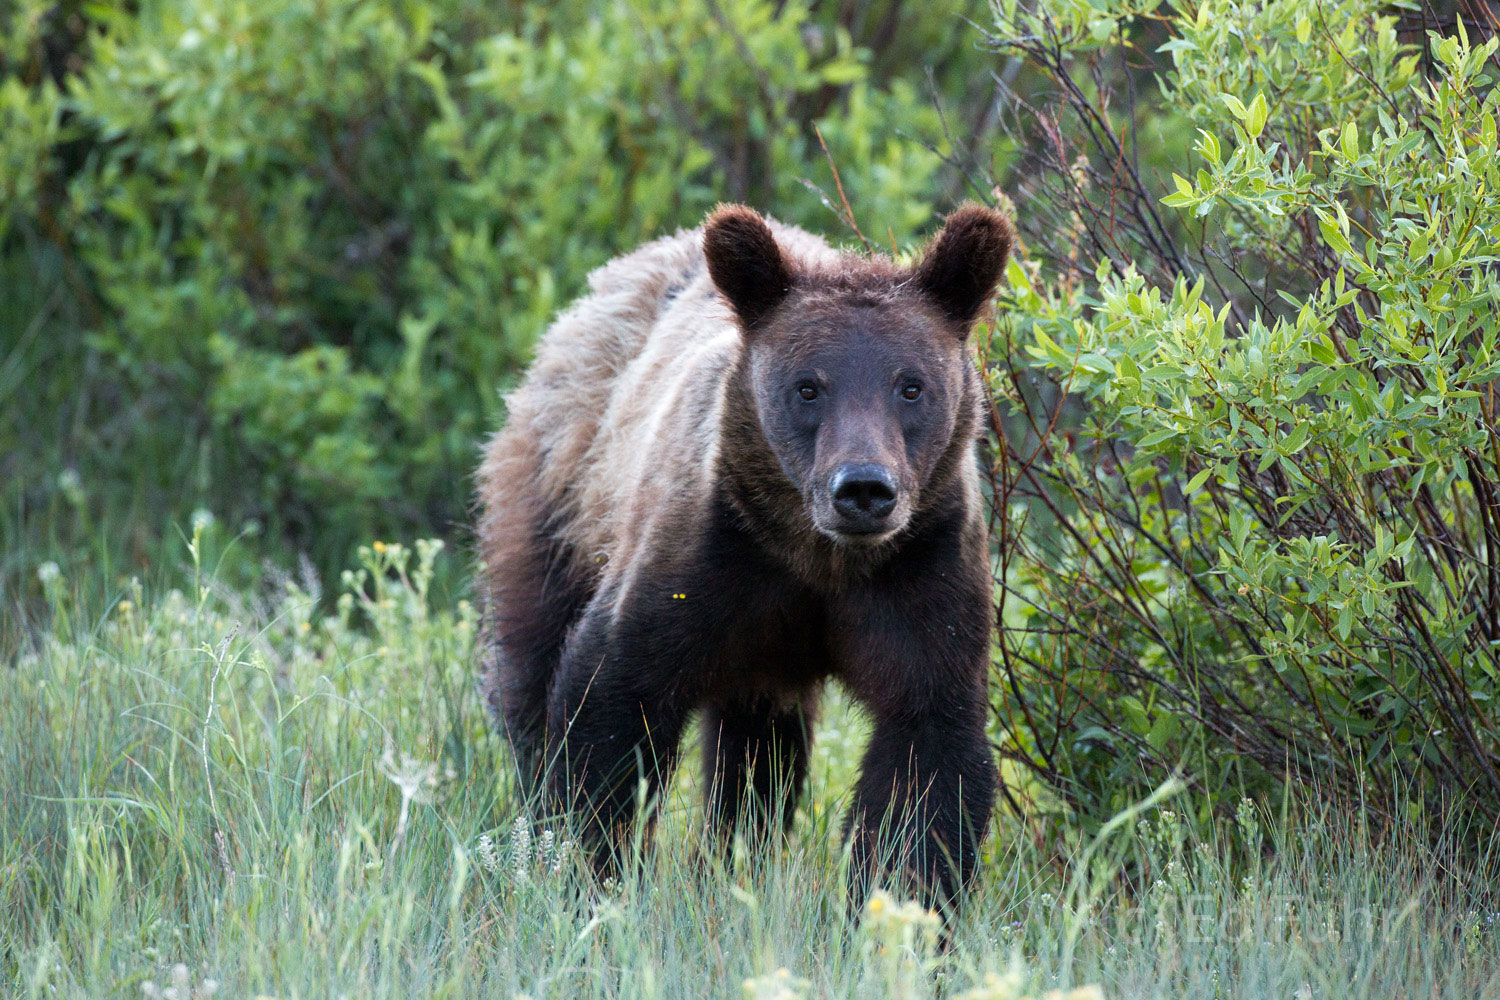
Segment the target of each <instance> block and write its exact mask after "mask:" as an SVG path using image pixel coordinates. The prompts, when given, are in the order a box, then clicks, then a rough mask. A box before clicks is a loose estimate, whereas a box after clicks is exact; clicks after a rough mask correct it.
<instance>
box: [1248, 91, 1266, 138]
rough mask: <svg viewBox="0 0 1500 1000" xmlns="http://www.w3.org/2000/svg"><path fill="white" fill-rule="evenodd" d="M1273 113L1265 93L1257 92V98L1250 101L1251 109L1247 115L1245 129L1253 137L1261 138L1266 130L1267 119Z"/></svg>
mask: <svg viewBox="0 0 1500 1000" xmlns="http://www.w3.org/2000/svg"><path fill="white" fill-rule="evenodd" d="M1270 115H1271V109H1270V107H1269V106H1268V105H1267V104H1266V95H1265V94H1256V95H1255V100H1253V101H1251V102H1250V110H1249V112H1248V113H1247V115H1246V117H1245V131H1246V132H1248V133H1250V137H1251V138H1252V139H1255V138H1259V137H1260V134H1261V132H1263V131H1264V130H1265V127H1266V119H1267V118H1269V117H1270Z"/></svg>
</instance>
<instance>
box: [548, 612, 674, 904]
mask: <svg viewBox="0 0 1500 1000" xmlns="http://www.w3.org/2000/svg"><path fill="white" fill-rule="evenodd" d="M595 610H597V609H591V612H589V613H586V615H585V618H584V620H583V621H582V622H580V625H579V628H578V631H577V632H576V633H575V635H574V636H573V637H572V639H571V640H570V642H569V644H568V649H567V651H566V653H565V654H564V657H563V662H562V664H561V667H560V669H559V671H558V675H557V677H556V679H555V682H554V686H553V690H552V695H551V699H550V702H549V706H548V719H547V737H548V744H549V747H550V751H549V754H548V756H549V761H550V763H551V769H550V776H549V780H548V783H547V785H548V788H549V791H550V800H551V801H550V805H551V806H552V808H554V809H557V810H559V811H561V812H565V813H568V814H570V815H572V816H573V817H575V818H576V819H577V821H578V834H579V838H580V841H581V845H582V846H583V848H584V850H585V851H586V852H587V853H588V854H589V856H590V858H591V859H592V861H593V863H594V868H595V871H596V872H598V873H599V874H600V875H601V876H602V875H605V874H607V873H609V872H610V871H611V870H612V869H613V866H614V863H615V862H616V861H617V860H618V856H619V854H620V851H621V849H622V848H623V847H625V846H626V845H627V844H628V843H629V832H630V828H631V824H632V822H633V821H634V820H635V818H636V816H635V813H636V807H637V803H638V801H639V798H640V796H639V790H640V783H641V781H642V780H644V781H645V782H646V795H647V798H652V797H654V796H655V795H656V794H657V793H658V792H659V790H660V789H661V787H662V785H663V784H664V783H665V782H666V780H667V778H668V777H669V776H670V774H671V772H672V768H673V766H674V764H675V763H676V760H677V750H678V743H679V742H680V740H681V737H682V730H683V725H684V723H685V721H686V719H687V714H688V710H689V708H690V707H691V705H692V702H691V700H690V698H689V697H687V696H686V693H685V691H684V688H683V686H682V685H680V684H673V683H672V678H670V677H664V676H662V674H663V671H668V670H672V669H673V667H674V666H675V662H674V660H672V659H669V658H665V657H662V656H660V655H659V653H660V650H656V649H654V648H653V646H654V645H655V644H654V643H653V642H652V641H651V632H650V631H643V630H642V629H640V628H637V629H636V630H634V631H627V630H624V629H621V628H619V627H617V626H616V625H615V624H614V623H613V622H611V621H609V620H608V618H607V617H606V616H604V615H602V614H594V613H593V612H594V611H595ZM648 620H649V619H648ZM657 627H659V628H664V629H670V628H671V627H672V626H671V624H669V623H665V622H661V623H657Z"/></svg>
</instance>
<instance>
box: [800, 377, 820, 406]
mask: <svg viewBox="0 0 1500 1000" xmlns="http://www.w3.org/2000/svg"><path fill="white" fill-rule="evenodd" d="M797 395H799V396H801V397H802V398H803V399H804V400H806V401H807V402H809V403H811V402H812V401H813V400H815V399H817V398H818V387H817V386H815V385H813V384H812V383H811V382H803V383H802V384H801V385H799V386H797Z"/></svg>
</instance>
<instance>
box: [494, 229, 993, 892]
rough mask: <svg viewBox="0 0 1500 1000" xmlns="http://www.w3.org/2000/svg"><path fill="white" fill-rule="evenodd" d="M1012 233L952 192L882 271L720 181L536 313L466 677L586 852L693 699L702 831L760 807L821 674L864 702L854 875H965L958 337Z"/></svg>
mask: <svg viewBox="0 0 1500 1000" xmlns="http://www.w3.org/2000/svg"><path fill="white" fill-rule="evenodd" d="M1012 240H1013V235H1012V230H1011V227H1010V225H1009V223H1008V222H1007V221H1006V219H1005V218H1004V217H1003V216H1001V215H999V214H997V213H996V212H993V211H990V210H989V209H985V208H981V207H978V206H972V205H971V206H966V207H964V208H961V209H960V210H958V211H957V212H955V213H954V214H953V215H951V216H950V217H949V218H948V220H947V223H946V225H945V226H944V228H943V230H942V232H941V233H940V234H939V235H938V236H937V238H936V239H935V240H934V241H933V242H932V244H931V245H930V246H929V247H928V249H927V251H926V252H925V254H924V255H923V256H922V258H921V260H920V262H919V263H917V264H916V265H915V266H913V267H909V268H908V267H900V266H897V265H896V264H895V263H893V262H892V261H890V260H887V259H884V258H880V257H873V258H872V257H863V256H857V255H854V254H848V253H842V252H838V251H835V250H833V249H831V248H830V247H829V246H828V244H826V243H825V242H823V241H822V240H820V239H818V238H816V237H814V236H812V235H810V234H808V233H806V232H803V231H802V230H799V229H795V228H791V227H788V226H783V225H780V224H778V223H775V222H772V221H769V220H766V219H763V218H762V217H761V216H759V215H757V214H756V213H755V212H753V211H751V210H749V209H747V208H743V207H740V206H734V205H730V206H723V207H721V208H719V209H718V210H717V211H715V212H714V213H713V214H712V215H711V216H710V217H709V218H708V221H707V223H706V224H705V226H704V228H703V229H702V230H699V231H694V232H688V233H680V234H678V235H677V236H672V237H668V238H666V239H662V240H658V241H657V242H654V243H650V244H647V245H646V246H644V247H641V248H640V249H638V250H637V251H635V252H634V253H632V254H629V255H628V256H625V257H621V258H619V259H617V260H615V261H613V262H612V263H610V264H608V265H606V266H604V267H603V268H601V269H599V270H598V271H597V272H595V273H594V274H593V275H592V276H591V277H590V280H589V284H590V292H589V294H588V295H587V296H586V297H584V298H583V299H582V300H581V301H579V302H578V303H577V304H575V305H574V306H573V307H572V308H571V309H570V310H568V311H567V312H565V313H564V314H562V315H561V316H560V317H559V318H558V319H557V320H556V322H555V323H554V324H553V326H552V328H551V329H550V330H549V331H548V333H547V335H546V337H545V338H544V339H543V341H542V343H541V346H540V350H539V352H538V355H537V358H536V362H535V364H534V365H533V366H532V368H531V371H530V373H529V374H528V376H527V378H526V380H525V381H524V382H523V383H522V385H521V386H520V388H518V389H517V390H516V391H515V392H514V393H513V394H511V396H510V397H509V400H508V407H509V417H508V420H507V422H506V427H505V429H504V430H503V431H501V432H500V433H499V434H498V435H496V437H495V438H494V440H493V441H491V442H490V444H489V446H488V450H487V453H486V455H485V459H484V463H483V465H482V467H481V468H480V470H479V504H480V506H481V508H482V511H481V516H480V521H479V544H480V558H481V559H482V568H481V580H480V591H481V595H482V598H483V601H484V605H485V610H486V619H485V621H486V624H485V635H484V658H485V663H484V666H483V680H482V684H483V688H484V692H485V697H486V699H487V701H488V703H489V705H490V707H491V709H492V710H493V712H494V713H495V716H496V718H497V720H498V722H499V724H500V725H501V727H502V728H503V730H504V732H505V734H506V736H507V737H508V739H509V741H510V744H511V746H512V747H513V748H514V751H515V758H516V762H517V765H518V767H519V769H520V774H521V778H522V781H523V784H524V785H525V787H527V788H528V789H535V790H538V791H539V792H540V793H541V794H543V795H545V796H546V800H547V802H548V803H550V804H551V806H552V807H555V808H557V809H566V810H571V811H573V813H574V814H575V815H577V816H578V817H579V818H580V820H581V822H582V823H583V826H584V831H585V833H584V836H585V838H586V841H587V846H588V847H589V849H590V850H591V852H592V854H593V856H594V858H595V860H596V862H598V863H600V864H603V865H606V866H607V865H608V864H609V863H610V859H611V858H612V857H613V853H614V851H615V849H616V848H617V847H618V846H619V840H618V838H619V836H620V834H621V833H622V831H623V830H625V829H626V828H628V825H629V824H630V822H631V821H632V820H633V819H634V815H633V814H634V812H635V809H636V805H637V801H638V798H639V796H638V787H639V783H640V781H641V779H643V778H644V780H645V781H646V782H647V787H648V788H651V789H655V788H657V787H659V786H660V785H661V784H662V782H663V781H664V780H665V779H666V777H667V776H668V774H669V773H670V771H671V768H672V766H673V764H674V762H675V761H676V758H677V753H678V744H679V742H680V739H681V735H682V732H683V728H684V726H685V725H686V724H687V722H688V720H689V717H690V716H691V715H692V714H693V713H695V712H701V714H702V719H703V733H704V742H703V759H704V766H705V769H706V771H707V774H706V776H705V787H706V789H707V793H706V797H707V811H708V817H709V823H710V826H711V827H712V828H713V829H715V830H716V831H717V832H718V833H719V834H720V835H723V834H725V833H727V832H728V831H730V830H732V829H734V828H735V826H736V824H737V823H740V824H744V826H745V827H748V828H751V829H759V830H761V831H762V832H764V831H766V830H767V829H768V828H769V826H770V825H771V824H772V823H774V822H775V821H777V820H779V821H780V822H782V823H785V822H787V821H788V820H789V819H790V817H791V816H792V814H793V811H794V806H795V803H796V801H797V798H798V796H799V795H800V793H801V792H802V788H803V785H804V784H805V779H806V776H807V769H808V757H809V741H810V738H811V723H812V719H813V713H814V711H815V710H816V706H817V701H818V696H819V692H820V689H821V688H822V686H823V684H824V682H825V681H826V680H827V679H829V678H834V679H837V680H838V681H839V682H840V683H842V684H843V685H844V687H845V688H846V689H847V690H848V691H849V693H850V694H851V695H852V696H853V697H854V698H855V699H856V700H857V701H859V702H860V703H861V704H862V705H863V706H864V707H865V708H866V709H867V710H868V711H869V713H870V715H871V716H872V719H873V722H874V732H873V735H872V737H871V741H870V745H869V748H868V750H867V751H866V753H865V757H864V761H863V771H862V775H861V777H860V779H859V783H858V787H857V789H856V791H855V794H854V799H853V808H852V810H851V814H850V817H849V820H848V824H849V826H848V830H849V836H850V837H851V838H852V840H853V844H852V850H853V858H854V870H853V872H852V873H851V875H852V878H851V883H852V887H853V892H854V893H855V894H856V900H857V899H858V898H859V895H860V894H862V893H863V892H864V891H866V889H867V888H868V886H869V884H870V879H871V877H872V876H874V875H876V874H877V873H885V874H887V875H889V876H890V877H892V878H894V879H896V880H898V881H904V882H906V883H907V884H908V886H909V887H910V888H915V889H917V890H919V891H921V892H922V893H923V895H924V897H925V898H927V899H928V900H929V901H932V902H939V901H951V900H952V899H953V897H954V895H955V893H956V892H957V891H958V889H959V888H960V887H961V886H962V885H963V883H964V882H965V880H966V879H967V877H968V876H969V875H970V874H971V872H972V870H973V869H974V866H975V862H976V859H977V849H978V844H979V842H980V840H981V838H982V837H983V835H984V831H985V829H986V826H987V824H988V822H989V818H990V810H991V806H992V802H993V798H994V795H995V782H996V772H995V763H994V759H993V754H992V752H991V749H990V745H989V742H988V740H987V739H986V736H985V720H986V717H987V714H988V708H989V702H988V697H987V692H986V674H987V664H988V662H989V642H990V634H991V633H990V628H991V576H990V569H989V548H988V539H987V536H986V531H985V522H984V518H983V512H982V504H983V501H982V497H981V494H980V484H979V472H978V467H977V463H976V461H975V454H974V450H975V442H976V439H977V436H978V430H979V425H980V402H981V390H980V381H979V376H978V373H977V372H976V371H975V369H974V366H973V364H972V363H971V361H970V352H969V350H968V349H967V348H966V346H965V338H966V336H967V334H968V331H969V327H970V325H971V324H972V323H973V322H974V320H975V318H976V317H977V316H978V315H979V313H980V312H981V310H982V309H983V308H984V306H985V305H986V303H987V302H988V300H989V298H990V296H991V295H992V294H993V292H994V288H995V284H996V282H997V281H998V279H999V276H1000V273H1001V271H1002V269H1003V268H1004V266H1005V262H1006V259H1007V256H1008V255H1009V253H1010V248H1011V243H1012Z"/></svg>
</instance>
